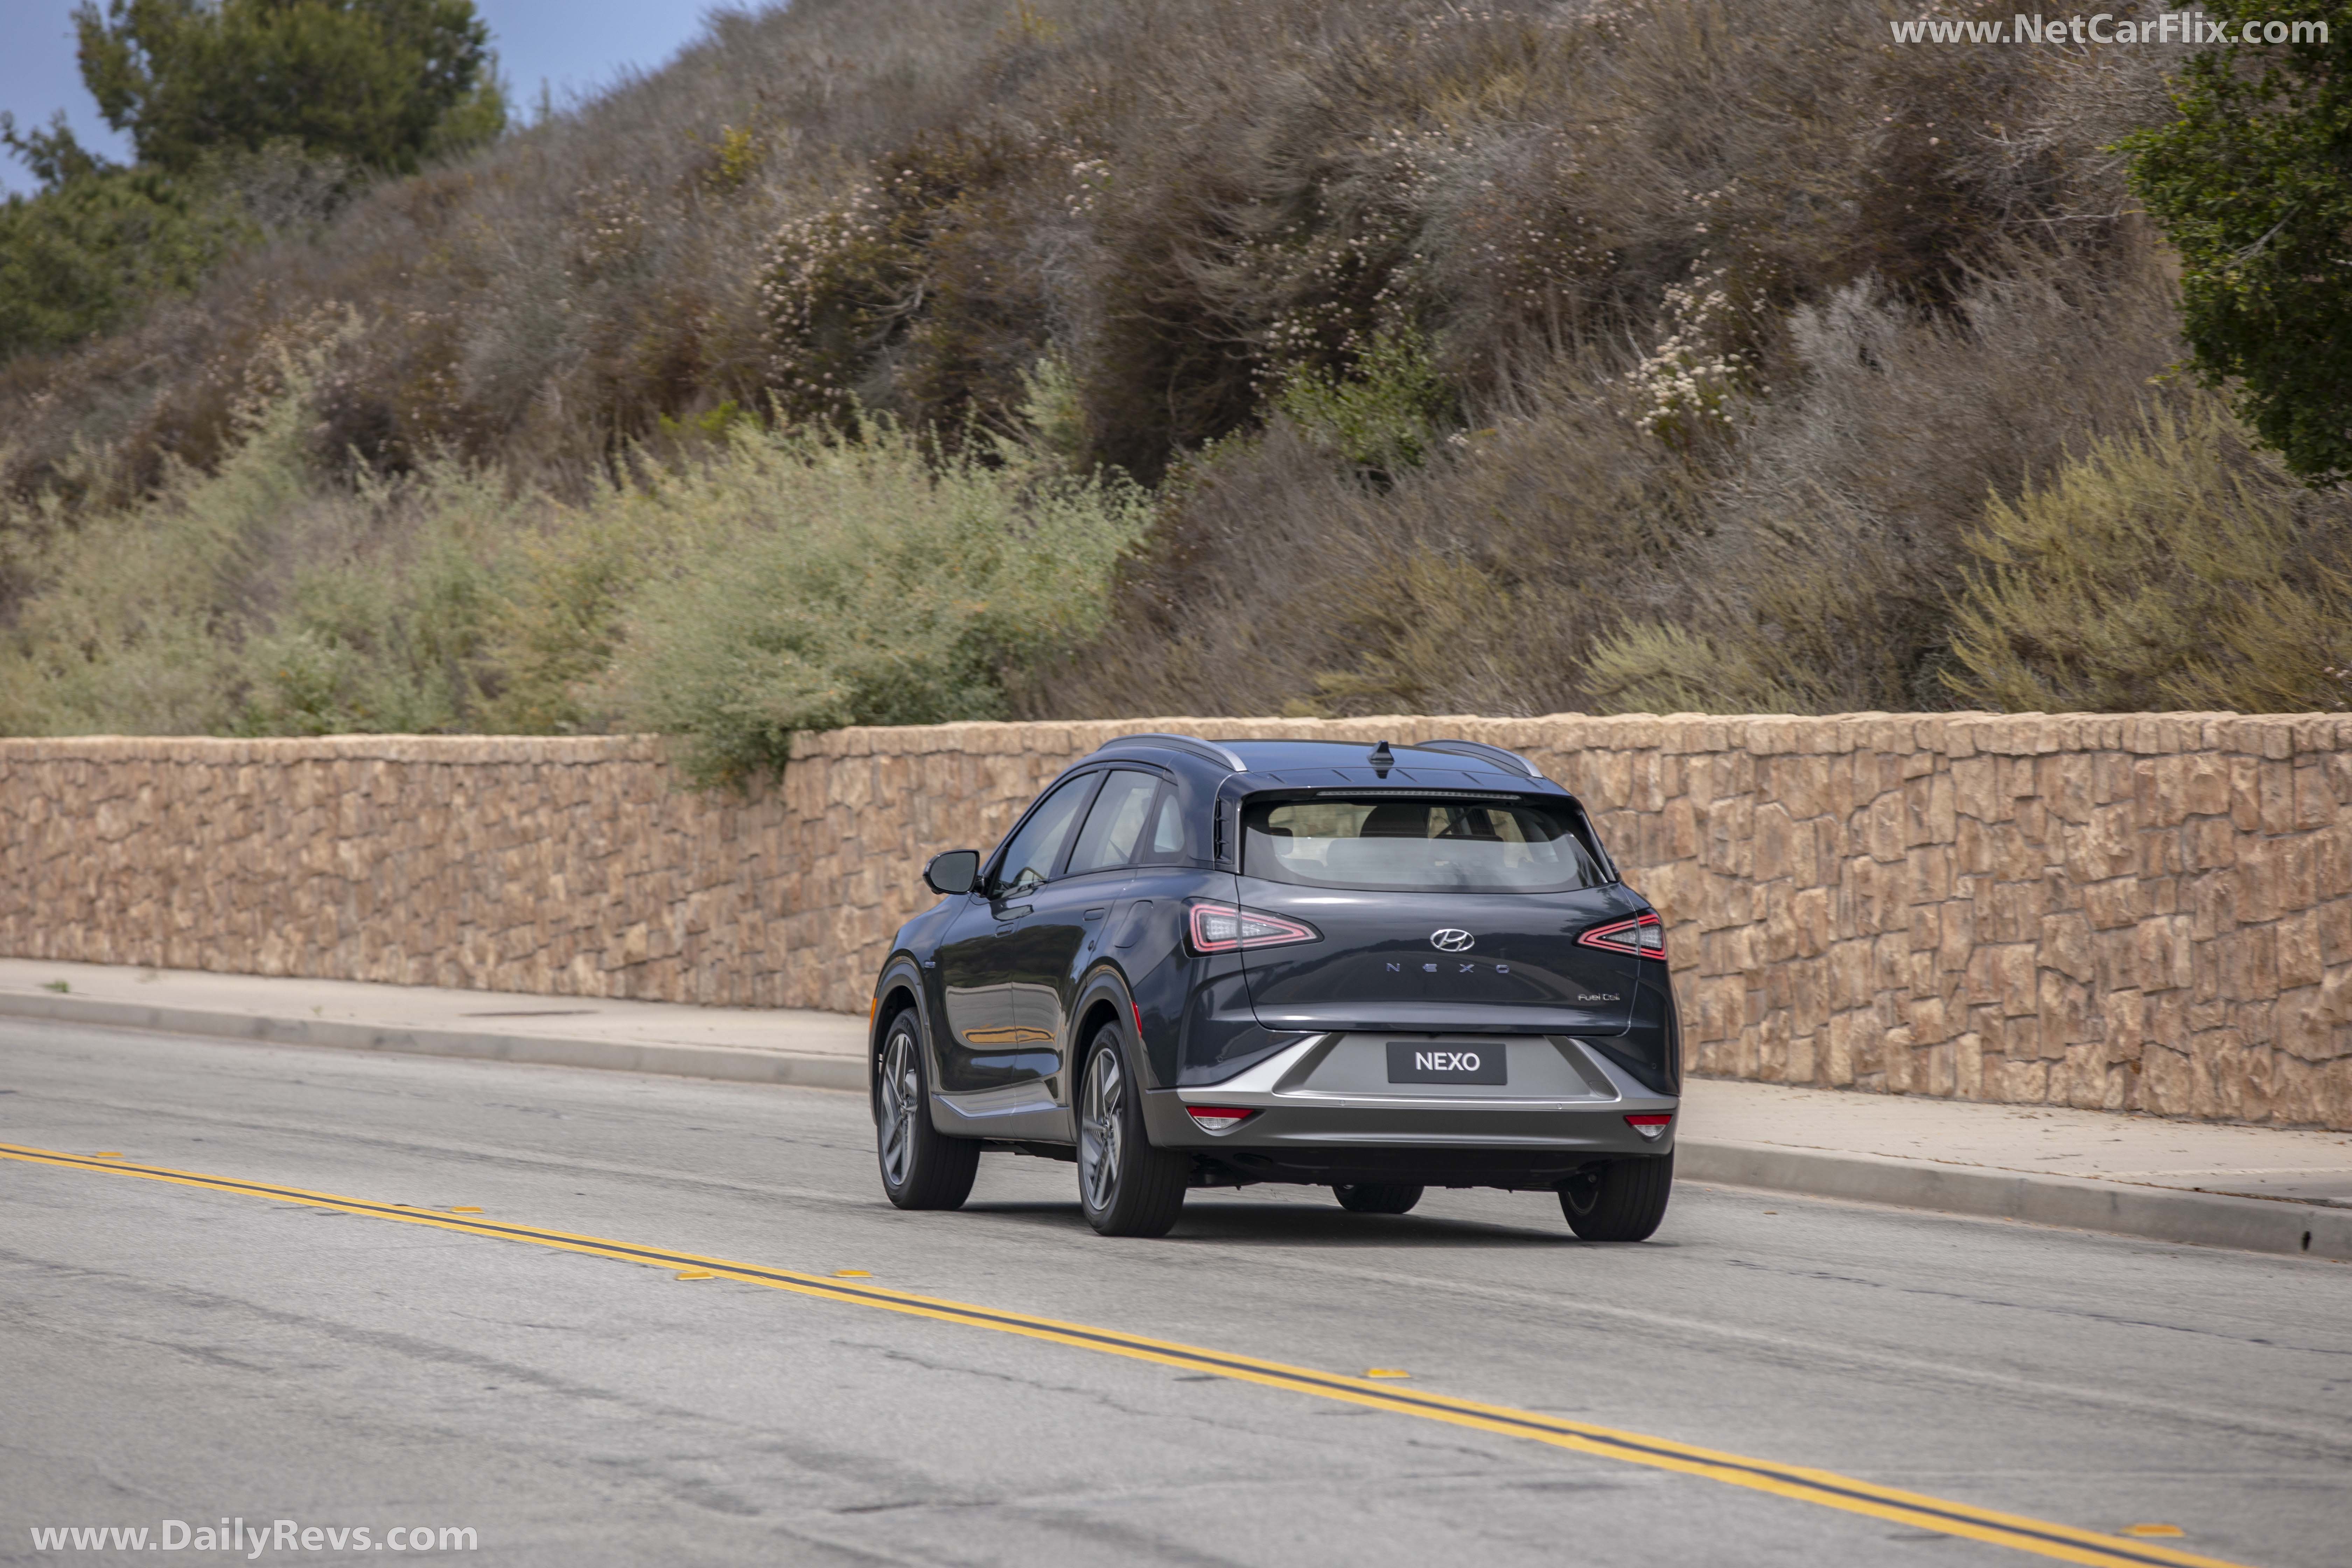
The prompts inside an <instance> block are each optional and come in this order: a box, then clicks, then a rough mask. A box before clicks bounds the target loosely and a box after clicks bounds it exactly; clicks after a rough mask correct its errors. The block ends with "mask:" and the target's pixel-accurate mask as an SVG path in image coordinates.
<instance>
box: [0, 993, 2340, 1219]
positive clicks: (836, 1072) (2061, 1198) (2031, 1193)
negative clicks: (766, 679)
mask: <svg viewBox="0 0 2352 1568" xmlns="http://www.w3.org/2000/svg"><path fill="white" fill-rule="evenodd" d="M0 1014H5V1015H14V1016H17V1017H27V1018H45V1019H49V1020H52V1021H55V1022H59V1023H75V1024H96V1025H101V1026H108V1027H112V1028H128V1029H156V1030H164V1031H168V1032H170V1033H173V1034H180V1035H204V1036H211V1037H215V1038H219V1039H227V1040H247V1041H251V1042H254V1043H256V1044H259V1045H274V1046H321V1047H331V1048H334V1049H339V1050H356V1051H386V1052H394V1053H398V1054H401V1055H406V1056H425V1057H454V1058H470V1059H474V1060H480V1061H499V1062H524V1063H532V1064H537V1065H540V1066H546V1067H572V1068H601V1069H604V1070H606V1071H611V1072H641V1073H659V1074H664V1075H667V1076H669V1077H674V1078H708V1079H723V1080H725V1081H728V1082H731V1083H781V1084H792V1085H794V1086H797V1087H799V1088H803V1089H847V1090H851V1091H853V1092H860V1093H862V1092H863V1091H864V1090H865V1089H866V1064H865V1063H864V1061H863V1060H861V1059H859V1058H851V1057H839V1056H813V1055H805V1054H802V1055H795V1054H793V1053H790V1052H784V1051H747V1050H740V1049H737V1048H735V1047H729V1046H694V1045H682V1044H680V1045H670V1044H658V1043H648V1044H632V1043H629V1042H626V1041H620V1040H581V1039H565V1038H560V1037H551V1036H543V1035H501V1034H489V1033H481V1032H476V1031H471V1030H458V1029H425V1028H405V1029H404V1028H385V1027H379V1026H373V1025H368V1024H345V1023H336V1022H331V1021H329V1020H326V1019H320V1018H271V1017H263V1016H256V1015H252V1014H246V1013H214V1012H206V1011H203V1010H201V1009H197V1008H189V1007H151V1006H145V1005H141V1004H138V1003H131V1002H101V1001H99V1000H98V999H96V998H94V997H86V996H69V995H27V994H21V993H0ZM1675 1175H1676V1176H1677V1177H1678V1178H1680V1179H1681V1180H1684V1181H1688V1182H1719V1183H1722V1184H1725V1185H1727V1186H1737V1187H1761V1188H1765V1189H1767V1190H1769V1191H1772V1192H1780V1193H1793V1194H1803V1195H1805V1196H1809V1197H1821V1198H1845V1199H1850V1200H1853V1201H1854V1202H1858V1203H1872V1204H1889V1205H1895V1206H1896V1207H1899V1208H1913V1209H1927V1210H1932V1211H1935V1212H1937V1213H1941V1214H1955V1215H1976V1216H1979V1217H1984V1218H1995V1219H2013V1220H2020V1221H2022V1222H2024V1223H2026V1224H2029V1225H2048V1226H2065V1227H2067V1228H2069V1229H2074V1230H2096V1231H2105V1232H2107V1233H2109V1234H2111V1235H2116V1236H2134V1237H2143V1238H2145V1239H2147V1240H2150V1241H2162V1242H2172V1243H2177V1244H2181V1245H2187V1246H2191V1247H2235V1248H2238V1249H2239V1250H2241V1251H2248V1252H2278V1253H2288V1254H2292V1255H2294V1256H2296V1257H2309V1258H2342V1259H2347V1260H2352V1209H2344V1208H2332V1207H2328V1206H2326V1205H2318V1204H2306V1203H2298V1202H2294V1201H2289V1200H2274V1199H2268V1198H2244V1197H2233V1196H2231V1195H2229V1194H2221V1193H2198V1192H2188V1191H2183V1190H2181V1189H2179V1188H2173V1187H2146V1186H2133V1185H2129V1184H2125V1183H2121V1182H2098V1181H2089V1180H2085V1179H2084V1178H2082V1177H2079V1176H2057V1175H2042V1174H2039V1173H2024V1172H2016V1171H2001V1170H1992V1169H1987V1168H1983V1167H1979V1166H1969V1165H1941V1164H1937V1163H1934V1162H1933V1161H1927V1160H1898V1159H1893V1158H1889V1157H1886V1156H1884V1155H1877V1154H1856V1153H1847V1152H1836V1151H1831V1150H1825V1149H1788V1148H1781V1147H1778V1146H1775V1145H1771V1144H1761V1143H1714V1142H1705V1141H1702V1140H1697V1139H1691V1138H1684V1139H1680V1140H1678V1141H1677V1142H1676V1159H1675Z"/></svg>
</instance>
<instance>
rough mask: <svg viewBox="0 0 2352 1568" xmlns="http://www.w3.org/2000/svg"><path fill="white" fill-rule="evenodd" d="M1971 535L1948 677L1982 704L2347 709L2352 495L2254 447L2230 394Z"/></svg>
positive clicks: (2161, 414) (1999, 509) (2351, 658)
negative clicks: (2315, 484)
mask: <svg viewBox="0 0 2352 1568" xmlns="http://www.w3.org/2000/svg"><path fill="white" fill-rule="evenodd" d="M1969 548H1970V550H1971V552H1973V554H1974V555H1975V557H1976V560H1977V563H1978V564H1977V565H1976V566H1975V567H1974V568H1973V569H1972V570H1971V571H1969V574H1968V578H1967V587H1966V589H1965V590H1964V591H1963V593H1962V595H1961V597H1960V602H1959V605H1958V614H1957V616H1956V628H1957V629H1956V635H1955V638H1954V651H1955V653H1956V654H1957V656H1958V660H1959V663H1960V666H1961V668H1960V669H1959V670H1958V671H1956V672H1954V673H1953V675H1952V676H1951V678H1950V679H1951V683H1952V686H1953V687H1954V689H1956V690H1958V692H1959V693H1960V695H1961V696H1962V697H1963V698H1964V699H1965V700H1968V701H1969V703H1971V704H1973V705H1976V706H1980V707H1988V708H1998V709H2002V710H2007V711H2010V712H2021V711H2029V710H2039V711H2045V712H2051V711H2072V710H2095V711H2115V710H2134V709H2167V708H2200V709H2222V708H2226V709H2238V710H2248V711H2257V712H2258V711H2264V710H2290V711H2292V710H2308V709H2341V708H2342V707H2344V706H2345V700H2346V696H2347V688H2346V685H2345V679H2344V672H2345V670H2346V669H2347V667H2352V575H2347V568H2352V504H2347V498H2345V497H2342V496H2315V495H2313V494H2312V493H2311V492H2309V491H2307V490H2305V489H2303V487H2301V486H2300V485H2298V484H2297V483H2296V482H2295V479H2294V476H2293V475H2292V474H2290V473H2289V472H2287V471H2286V469H2285V468H2284V465H2283V464H2281V463H2280V462H2279V461H2277V460H2276V459H2275V458H2270V457H2269V456H2267V455H2266V454H2260V453H2257V452H2255V451H2253V450H2252V448H2251V447H2250V446H2249V443H2248V438H2247V436H2246V433H2245V432H2244V431H2243V430H2242V428H2241V427H2240V426H2238V425H2237V423H2236V421H2234V420H2233V419H2231V417H2230V416H2229V414H2228V412H2227V411H2226V410H2225V409H2224V408H2223V407H2222V406H2221V404H2220V402H2219V400H2218V399H2215V398H2211V397H2204V396H2200V397H2199V398H2197V399H2195V400H2194V401H2193V402H2192V403H2191V404H2190V405H2189V409H2188V411H2187V412H2186V413H2185V414H2183V415H2179V416H2176V415H2174V414H2173V413H2171V412H2169V411H2164V410H2159V411H2157V412H2155V413H2153V414H2151V415H2150V416H2148V418H2147V423H2146V425H2145V426H2144V427H2143V428H2142V429H2141V430H2140V431H2139V432H2137V433H2136V434H2134V435H2131V436H2127V437H2116V438H2114V439H2109V440H2105V441H2101V442H2098V443H2097V444H2095V446H2094V447H2092V448H2091V449H2090V450H2089V451H2088V452H2086V453H2084V455H2083V456H2082V457H2081V458H2078V459H2076V460H2075V461H2074V462H2072V463H2069V464H2067V465H2066V467H2065V468H2063V469H2061V470H2060V471H2059V473H2058V474H2057V475H2056V476H2055V477H2054V478H2053V479H2052V480H2051V481H2050V482H2049V483H2047V484H2044V485H2041V486H2037V487H2035V488H2034V489H2030V490H2028V491H2027V492H2026V493H2025V494H2024V495H2022V496H2021V497H2019V498H2018V500H2016V501H2015V502H2014V503H2013V504H2012V503H2011V502H2007V501H2003V500H1999V499H1998V498H1996V499H1995V500H1993V501H1992V502H1991V503H1990V505H1989V506H1988V507H1987V508H1986V510H1985V519H1984V526H1983V528H1982V530H1981V531H1979V532H1978V533H1977V534H1975V535H1974V536H1973V537H1971V538H1970V539H1969Z"/></svg>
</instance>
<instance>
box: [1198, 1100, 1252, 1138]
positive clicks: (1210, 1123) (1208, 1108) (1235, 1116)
mask: <svg viewBox="0 0 2352 1568" xmlns="http://www.w3.org/2000/svg"><path fill="white" fill-rule="evenodd" d="M1184 1109H1185V1110H1189V1111H1191V1112H1192V1120H1193V1121H1196V1122H1198V1123H1199V1124H1200V1125H1201V1127H1202V1130H1203V1131H1210V1132H1223V1131H1224V1130H1225V1129H1227V1128H1228V1127H1239V1126H1240V1125H1241V1124H1242V1123H1243V1122H1244V1121H1248V1120H1249V1119H1250V1118H1251V1117H1253V1116H1255V1115H1256V1114H1257V1112H1256V1111H1255V1110H1249V1109H1247V1108H1245V1107H1243V1106H1237V1105H1188V1106H1186V1107H1185V1108H1184Z"/></svg>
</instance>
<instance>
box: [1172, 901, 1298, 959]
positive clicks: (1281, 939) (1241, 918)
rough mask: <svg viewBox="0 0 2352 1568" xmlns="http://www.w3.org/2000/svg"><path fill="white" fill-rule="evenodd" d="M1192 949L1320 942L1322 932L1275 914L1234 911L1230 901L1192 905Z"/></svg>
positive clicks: (1215, 950) (1278, 945) (1232, 950)
mask: <svg viewBox="0 0 2352 1568" xmlns="http://www.w3.org/2000/svg"><path fill="white" fill-rule="evenodd" d="M1189 929H1190V931H1191V934H1192V951H1193V952H1234V951H1235V950H1236V949H1239V948H1244V947H1282V946H1286V945H1287V944H1288V943H1290V942H1321V941H1322V940H1323V933H1322V932H1321V931H1317V930H1316V929H1315V928H1314V927H1313V926H1310V925H1302V924H1301V923H1299V922H1298V921H1286V920H1284V919H1283V918H1282V917H1281V916H1279V915H1262V914H1258V913H1256V912H1255V911H1254V910H1237V909H1235V908H1234V907H1233V906H1232V905H1231V904H1194V905H1193V906H1192V924H1191V926H1190V928H1189Z"/></svg>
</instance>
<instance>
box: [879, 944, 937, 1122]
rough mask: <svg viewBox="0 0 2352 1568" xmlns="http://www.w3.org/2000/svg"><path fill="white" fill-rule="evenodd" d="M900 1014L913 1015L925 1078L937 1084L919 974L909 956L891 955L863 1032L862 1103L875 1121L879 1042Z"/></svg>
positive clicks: (920, 972) (880, 1079)
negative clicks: (863, 1083)
mask: <svg viewBox="0 0 2352 1568" xmlns="http://www.w3.org/2000/svg"><path fill="white" fill-rule="evenodd" d="M901 1013H912V1014H914V1015H915V1043H916V1045H917V1047H919V1049H921V1050H922V1052H923V1053H924V1057H925V1065H926V1066H927V1067H929V1068H930V1072H929V1074H928V1075H927V1077H928V1078H929V1081H930V1082H933V1083H937V1082H938V1081H939V1064H938V1062H937V1061H935V1060H931V1059H930V1058H931V1057H932V1056H933V1055H934V1054H935V1053H933V1052H932V1050H931V1027H930V1013H929V1008H927V1007H926V1006H925V1005H924V1002H923V980H922V971H921V969H920V968H919V967H918V966H917V964H916V963H915V960H914V958H913V956H912V955H911V954H907V953H900V954H896V955H894V956H893V957H892V958H891V960H890V962H889V963H886V964H884V965H883V966H882V976H881V978H880V979H878V980H877V981H876V982H875V983H874V1011H873V1015H872V1022H871V1023H869V1024H868V1025H867V1026H866V1109H867V1110H869V1111H870V1112H871V1113H872V1114H873V1116H874V1119H875V1120H876V1121H877V1122H878V1121H880V1120H881V1117H882V1099H881V1095H882V1041H883V1039H884V1037H886V1036H887V1035H888V1033H889V1032H890V1026H891V1025H892V1024H894V1023H896V1022H897V1021H898V1016H899V1015H900V1014H901Z"/></svg>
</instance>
